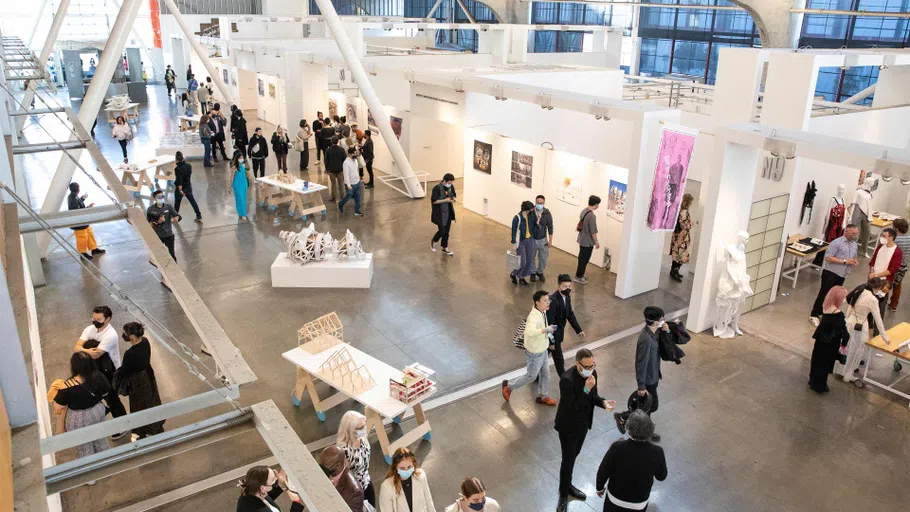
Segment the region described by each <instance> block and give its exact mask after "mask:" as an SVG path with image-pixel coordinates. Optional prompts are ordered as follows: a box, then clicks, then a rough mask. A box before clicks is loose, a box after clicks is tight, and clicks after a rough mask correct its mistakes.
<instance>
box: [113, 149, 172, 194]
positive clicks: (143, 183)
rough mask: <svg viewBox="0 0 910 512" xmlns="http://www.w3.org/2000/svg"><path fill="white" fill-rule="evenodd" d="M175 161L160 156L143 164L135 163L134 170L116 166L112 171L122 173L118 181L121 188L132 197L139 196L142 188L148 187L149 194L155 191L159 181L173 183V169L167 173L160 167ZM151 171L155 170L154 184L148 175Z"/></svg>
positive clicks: (125, 165) (123, 165) (170, 157)
mask: <svg viewBox="0 0 910 512" xmlns="http://www.w3.org/2000/svg"><path fill="white" fill-rule="evenodd" d="M175 161H176V159H175V158H174V157H173V156H172V155H160V156H158V157H156V158H152V159H150V160H146V161H144V162H137V163H136V169H130V168H129V164H118V165H117V166H115V167H114V170H115V171H120V172H122V173H123V177H122V178H121V179H120V182H121V183H123V187H124V188H125V189H127V190H129V191H130V192H132V193H133V195H135V196H139V195H140V192H141V191H142V187H148V188H149V191H150V192H152V191H154V190H155V189H157V188H158V180H159V179H162V180H167V181H174V179H176V176H174V173H173V169H171V170H170V171H167V170H164V169H162V168H161V167H163V166H165V165H169V164H173V163H174V162H175ZM151 169H154V170H155V174H154V182H153V181H152V179H151V178H150V177H149V174H148V171H149V170H151Z"/></svg>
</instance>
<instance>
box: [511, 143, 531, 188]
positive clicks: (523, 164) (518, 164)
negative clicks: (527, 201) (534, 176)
mask: <svg viewBox="0 0 910 512" xmlns="http://www.w3.org/2000/svg"><path fill="white" fill-rule="evenodd" d="M533 167H534V157H533V156H531V155H523V154H521V153H519V152H518V151H512V177H511V179H512V183H514V184H516V185H518V186H520V187H524V188H531V172H532V169H533Z"/></svg>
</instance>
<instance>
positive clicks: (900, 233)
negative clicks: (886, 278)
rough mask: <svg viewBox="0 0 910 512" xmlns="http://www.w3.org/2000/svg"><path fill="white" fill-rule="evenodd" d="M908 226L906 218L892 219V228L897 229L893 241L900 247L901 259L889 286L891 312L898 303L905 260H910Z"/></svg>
mask: <svg viewBox="0 0 910 512" xmlns="http://www.w3.org/2000/svg"><path fill="white" fill-rule="evenodd" d="M908 228H910V225H908V223H907V219H894V230H895V231H897V236H896V237H895V238H894V243H895V244H897V246H898V248H900V250H901V254H902V255H903V260H902V261H901V267H900V268H899V269H898V270H897V275H895V276H894V281H893V283H892V286H891V301H890V302H889V304H888V309H890V310H891V311H892V312H894V311H897V306H898V304H899V303H900V300H901V283H902V282H903V281H904V277H905V276H906V275H907V262H908V261H910V235H908V234H907V230H908Z"/></svg>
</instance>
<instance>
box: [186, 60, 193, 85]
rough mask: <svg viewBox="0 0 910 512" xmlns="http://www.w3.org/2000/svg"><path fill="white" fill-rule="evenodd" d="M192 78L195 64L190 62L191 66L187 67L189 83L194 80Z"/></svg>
mask: <svg viewBox="0 0 910 512" xmlns="http://www.w3.org/2000/svg"><path fill="white" fill-rule="evenodd" d="M192 79H193V65H192V64H190V65H189V66H187V67H186V81H187V83H189V81H190V80H192Z"/></svg>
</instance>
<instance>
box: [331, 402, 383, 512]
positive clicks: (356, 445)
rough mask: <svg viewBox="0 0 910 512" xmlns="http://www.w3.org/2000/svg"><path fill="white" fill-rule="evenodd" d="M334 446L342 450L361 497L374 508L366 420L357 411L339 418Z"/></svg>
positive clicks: (373, 489) (374, 495)
mask: <svg viewBox="0 0 910 512" xmlns="http://www.w3.org/2000/svg"><path fill="white" fill-rule="evenodd" d="M335 444H336V446H338V447H339V448H341V449H342V450H344V459H345V461H346V462H347V464H348V469H349V470H350V472H351V476H353V477H354V480H356V481H357V483H358V484H360V487H361V488H363V497H364V499H365V500H367V501H368V502H369V503H370V505H372V506H374V507H375V506H376V490H375V488H374V487H373V482H372V481H370V442H369V441H368V440H367V418H366V416H364V415H363V414H360V413H359V412H357V411H348V412H346V413H344V416H342V417H341V425H340V426H339V427H338V439H337V440H336V441H335Z"/></svg>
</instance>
